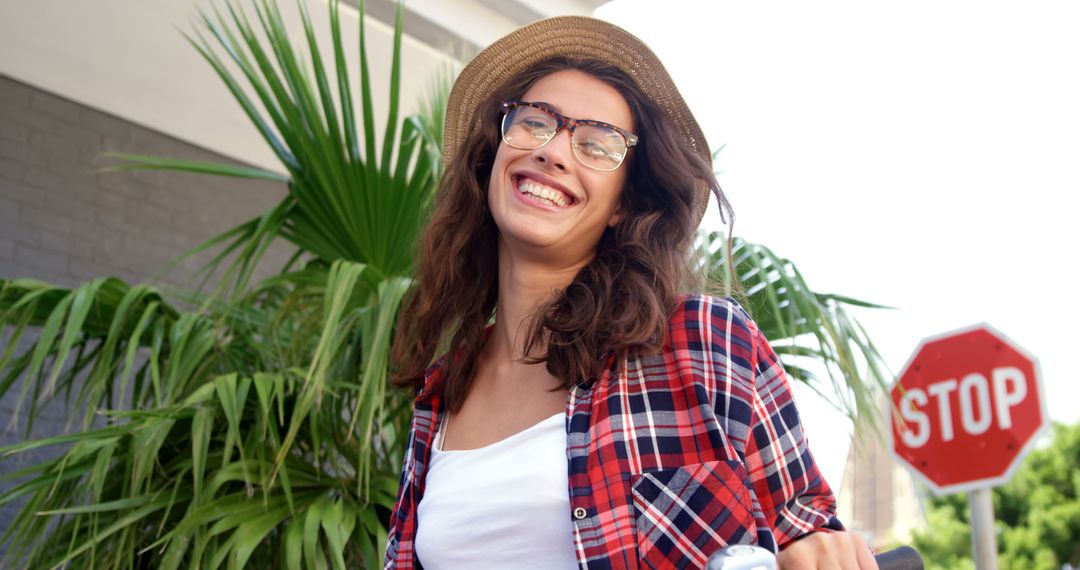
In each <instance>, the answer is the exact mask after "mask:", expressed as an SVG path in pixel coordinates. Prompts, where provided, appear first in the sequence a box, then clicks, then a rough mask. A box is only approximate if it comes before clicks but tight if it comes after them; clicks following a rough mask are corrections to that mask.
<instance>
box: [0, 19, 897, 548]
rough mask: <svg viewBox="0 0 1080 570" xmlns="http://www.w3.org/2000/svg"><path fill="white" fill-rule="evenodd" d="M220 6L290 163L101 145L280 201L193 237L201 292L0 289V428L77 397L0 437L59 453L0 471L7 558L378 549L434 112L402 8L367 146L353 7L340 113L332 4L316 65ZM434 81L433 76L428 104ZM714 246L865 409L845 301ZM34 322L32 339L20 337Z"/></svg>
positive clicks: (395, 462)
mask: <svg viewBox="0 0 1080 570" xmlns="http://www.w3.org/2000/svg"><path fill="white" fill-rule="evenodd" d="M224 10H225V11H224V13H221V12H218V11H214V12H213V14H203V15H202V18H201V21H200V25H199V30H200V31H198V32H195V33H194V34H193V35H192V36H191V37H190V38H189V39H190V41H191V43H192V45H193V46H194V47H195V48H196V49H198V50H199V51H200V52H201V53H202V55H203V56H204V57H205V59H206V61H207V62H208V63H209V64H210V65H211V66H212V67H213V68H214V70H215V71H216V72H217V73H218V75H219V77H220V78H221V80H222V81H223V82H224V83H225V85H226V86H228V88H229V89H230V91H231V92H232V94H233V95H234V97H235V98H236V100H237V102H238V103H239V104H240V105H241V107H242V108H243V109H244V111H245V112H246V113H247V115H248V117H249V118H250V119H251V121H252V123H253V124H254V125H255V127H256V128H257V129H258V131H259V132H260V133H261V134H262V136H263V137H264V139H265V140H266V142H267V144H268V145H270V147H271V148H272V149H273V151H274V152H275V153H276V155H277V157H278V158H279V160H280V161H281V164H282V165H283V167H284V169H285V171H286V172H287V174H286V175H280V174H277V173H273V172H267V171H263V170H258V169H252V168H239V167H232V166H223V165H217V164H207V163H195V162H188V161H176V160H169V159H163V158H156V157H144V156H129V155H118V158H120V159H122V160H123V161H124V162H123V163H122V164H120V165H119V166H118V167H117V169H118V170H127V169H142V168H152V169H173V170H182V171H189V172H202V173H207V174H214V175H225V176H238V177H249V178H269V179H275V180H281V181H282V182H284V183H286V184H287V185H288V188H289V192H288V194H287V196H286V197H285V198H284V199H283V200H282V201H281V202H280V203H279V204H278V205H277V206H275V207H274V208H272V209H271V210H270V211H268V212H266V213H265V214H264V215H262V216H260V217H258V218H256V219H253V220H251V221H249V222H247V223H244V224H242V225H240V226H238V227H236V228H233V229H232V230H229V231H227V232H225V233H223V234H222V235H220V236H217V237H215V238H213V239H211V240H209V241H208V242H206V243H205V244H203V245H201V246H199V247H198V248H196V249H195V250H194V251H193V252H192V253H197V252H200V251H207V250H209V251H214V252H215V254H214V256H213V258H212V259H211V260H210V261H209V262H208V263H207V264H206V266H205V268H204V272H205V279H207V280H209V279H210V278H211V276H215V275H216V276H217V279H218V285H217V286H216V287H215V288H213V289H212V290H211V291H209V292H208V293H195V294H186V295H180V294H166V293H164V292H162V291H159V290H157V289H155V288H153V287H149V286H146V285H131V284H128V283H125V282H123V281H120V280H118V279H113V278H101V279H95V280H93V281H90V282H88V283H85V284H83V285H81V286H79V287H77V288H74V289H64V288H59V287H54V286H51V285H49V284H46V283H42V282H38V281H34V280H29V279H14V280H0V323H3V325H4V326H5V328H6V329H7V331H8V332H9V335H8V339H7V342H6V346H4V347H3V351H2V352H0V395H3V394H4V393H6V392H7V391H9V390H13V389H16V386H17V382H18V381H19V379H20V378H21V379H22V383H21V385H18V390H19V398H18V399H19V410H18V412H17V413H16V417H14V418H12V420H11V423H12V424H13V425H14V424H17V423H18V422H19V421H20V420H19V417H21V415H22V414H25V425H26V429H27V432H29V431H30V429H31V428H32V424H33V421H34V417H35V415H36V413H37V411H38V406H39V405H40V404H41V403H42V402H44V401H47V400H49V399H52V398H63V399H65V400H66V401H67V402H68V403H69V405H71V406H72V408H73V409H75V410H80V411H82V415H81V417H78V418H75V419H76V420H77V421H78V426H77V428H78V429H77V430H76V431H74V432H72V433H70V434H64V435H59V436H55V437H51V438H47V439H42V440H37V441H28V442H24V443H20V444H17V445H13V446H9V447H7V448H2V449H0V457H8V456H11V455H12V454H16V453H22V452H26V451H29V450H32V449H36V448H40V447H44V446H66V447H64V451H63V453H62V454H61V455H60V456H59V457H57V458H56V459H53V460H48V461H44V462H41V463H37V464H34V465H30V466H29V467H26V468H25V469H22V470H19V471H16V472H12V473H8V474H6V475H3V476H2V478H3V480H5V481H8V482H13V483H12V485H11V486H10V488H9V489H8V490H6V491H5V492H4V493H3V494H0V504H5V503H9V502H12V501H16V500H23V501H25V505H24V506H23V507H22V510H21V511H20V513H19V514H18V516H17V517H16V518H15V520H13V521H11V523H10V526H9V527H8V530H7V532H6V533H5V535H4V536H3V537H2V538H0V543H3V544H5V545H6V546H7V551H6V553H5V561H6V562H8V563H10V564H11V565H12V566H14V565H17V564H19V565H23V566H24V567H27V568H56V567H61V566H73V567H75V566H77V567H89V568H113V567H129V568H135V567H139V568H146V567H153V568H158V567H161V568H179V567H185V568H186V567H200V568H217V567H219V566H221V565H222V564H227V565H228V566H229V567H230V568H241V567H244V566H245V565H246V564H259V565H260V566H263V567H267V568H300V567H306V568H329V567H332V568H339V569H340V568H355V567H366V568H375V567H378V566H379V565H380V563H381V554H382V549H383V547H384V545H385V541H386V526H387V519H388V516H389V510H390V508H391V507H392V504H393V501H394V497H395V493H396V490H397V486H398V473H399V469H400V466H401V461H402V454H403V446H404V440H403V438H404V436H405V434H406V433H407V429H408V422H409V419H410V418H409V415H410V404H411V397H410V395H408V394H405V393H402V392H400V391H396V390H388V389H387V382H386V379H387V367H388V362H387V359H388V353H389V345H390V338H391V332H392V327H393V323H394V319H395V316H396V313H397V309H398V306H399V304H400V301H401V299H402V296H403V295H404V294H405V292H406V291H407V290H408V288H409V286H410V283H411V281H410V277H409V275H410V274H411V258H412V256H411V251H412V243H413V241H414V239H415V237H416V234H417V231H418V228H419V227H420V225H421V224H422V222H423V221H424V219H425V218H426V214H427V211H428V205H429V202H430V200H431V197H432V192H433V189H434V186H435V183H436V180H437V178H438V174H439V164H440V163H439V147H440V144H439V142H440V138H439V134H440V133H441V124H440V120H439V117H440V116H441V109H442V106H441V103H440V102H435V103H431V104H429V106H428V107H429V108H430V109H431V110H432V112H431V113H429V115H430V117H428V118H427V119H421V118H418V117H408V118H405V119H404V120H399V118H398V103H399V95H398V93H399V78H400V69H401V67H400V42H401V13H400V10H399V13H398V17H397V20H396V25H395V33H394V46H395V47H394V54H393V60H392V72H391V77H390V89H389V92H390V98H389V99H390V110H389V117H388V120H387V122H386V131H385V132H384V133H382V135H381V137H377V136H376V132H375V127H374V116H373V114H374V113H373V110H372V89H371V83H372V80H371V79H372V78H371V77H370V75H369V73H368V68H367V57H366V52H365V49H364V28H363V18H361V19H360V46H359V49H360V69H359V93H358V95H359V96H358V100H359V101H360V104H359V107H358V108H357V107H354V104H353V100H354V97H353V89H354V84H353V82H352V78H351V77H350V73H349V69H348V67H347V65H346V57H345V48H344V46H343V43H342V40H341V33H340V32H341V23H340V18H339V11H338V5H337V2H336V1H334V2H331V3H330V10H329V18H330V22H331V30H332V46H331V49H330V53H331V54H332V58H331V59H330V60H329V65H330V69H331V70H332V71H328V70H327V68H326V66H324V61H323V59H322V56H321V53H322V52H321V51H320V49H319V46H318V45H317V42H316V40H315V36H314V34H313V32H312V26H311V22H310V17H309V15H308V14H307V12H306V11H305V8H304V3H303V2H301V3H300V10H301V17H302V22H303V27H304V36H303V44H302V46H300V45H296V44H294V43H293V42H292V41H291V40H290V39H289V37H288V34H287V33H286V30H285V26H284V24H283V20H282V17H281V15H280V13H279V12H278V10H277V7H276V6H275V4H274V3H273V2H272V1H271V0H252V4H251V7H250V8H248V9H247V10H245V9H243V8H241V7H240V6H238V5H237V4H234V3H227V4H226V5H225V9H224ZM362 11H363V4H362V2H361V12H362ZM301 48H303V49H306V51H307V52H308V55H307V59H305V58H304V57H303V56H302V54H301V53H300V52H301ZM440 85H448V82H447V81H442V82H440ZM248 93H252V94H253V96H249V95H248ZM445 93H446V90H445V88H440V89H436V99H437V101H442V100H444V99H445ZM358 125H362V128H360V127H359V126H358ZM378 140H381V141H382V143H381V148H379V146H380V145H379V144H377V141H378ZM279 238H280V239H283V240H285V241H286V242H288V243H290V244H292V245H293V246H294V247H295V249H296V254H295V255H294V256H293V258H292V259H291V260H290V261H289V262H288V263H287V264H286V265H285V266H284V267H282V268H281V269H280V271H278V272H277V273H276V274H274V275H273V276H271V277H268V278H265V279H262V280H258V281H256V280H255V279H254V269H255V267H256V266H257V265H258V262H259V260H260V259H261V258H262V255H263V253H264V252H265V251H266V249H267V248H268V247H269V245H270V243H271V242H273V241H274V240H276V239H279ZM717 243H718V239H717V238H716V236H703V237H702V244H701V247H702V251H703V253H704V254H705V255H704V256H703V270H704V271H705V272H706V273H707V274H709V275H711V276H713V277H715V278H717V279H719V280H720V283H721V286H722V287H724V288H725V290H726V291H727V292H729V293H733V294H736V293H738V291H739V290H738V288H737V287H735V286H734V281H732V280H731V278H730V277H728V276H727V275H728V274H727V273H726V272H725V271H722V270H721V269H720V268H722V267H724V266H725V265H726V264H727V261H728V260H731V265H732V266H734V267H735V268H736V272H737V274H738V277H739V278H740V279H741V280H742V282H743V283H744V284H745V285H746V286H747V287H748V288H747V289H746V290H745V296H744V302H746V303H747V304H748V307H749V308H750V310H751V311H752V312H753V314H754V316H755V318H756V319H757V320H758V322H759V324H761V326H762V328H763V329H764V330H765V332H766V333H767V334H768V335H769V337H770V338H771V339H773V340H778V339H781V338H790V339H792V341H793V342H792V343H790V346H789V345H785V344H778V345H777V346H778V351H779V352H782V353H783V354H784V356H785V358H786V359H788V360H791V361H790V362H786V363H787V364H788V365H789V369H790V370H791V371H792V372H793V373H794V375H795V376H796V377H797V378H799V379H800V380H806V381H810V380H811V377H812V376H811V371H810V368H809V367H805V366H802V365H801V363H800V362H799V361H798V360H797V359H798V358H803V359H806V358H810V359H814V360H816V361H818V362H822V363H824V364H825V367H826V369H827V370H829V377H830V378H831V379H832V386H833V388H834V390H835V391H836V392H837V393H838V394H843V395H844V398H848V397H849V396H848V395H849V394H852V393H853V394H855V397H854V402H855V403H854V404H853V405H847V406H846V407H845V409H846V410H847V411H849V412H850V413H854V412H855V411H856V410H860V411H861V410H864V409H865V410H873V408H872V407H865V406H864V405H863V403H862V402H863V401H862V400H861V398H863V397H864V396H865V394H866V393H867V392H868V391H869V386H870V385H872V383H871V382H866V381H864V380H862V378H863V376H862V374H861V372H862V371H861V370H860V367H859V366H857V364H856V356H857V355H861V357H862V359H863V360H865V361H866V362H869V363H870V364H871V366H870V369H871V370H872V371H873V374H877V376H873V377H874V378H878V379H880V378H881V376H880V373H879V372H878V371H877V370H878V369H877V368H876V364H877V363H878V362H880V359H879V358H878V357H877V353H876V351H874V350H873V346H872V345H871V344H870V343H869V341H868V340H867V339H866V337H865V333H864V332H863V331H862V330H861V329H860V328H859V327H858V325H857V324H856V323H855V322H854V321H853V320H852V319H851V318H850V317H849V316H848V315H847V314H846V313H845V312H844V308H843V306H844V305H845V304H855V305H860V304H862V303H858V302H852V301H850V300H848V299H844V298H842V297H838V296H829V295H819V294H815V293H813V292H811V291H810V290H809V288H808V287H806V285H805V283H803V282H802V279H801V277H799V276H798V272H797V270H795V268H794V266H793V265H791V264H790V263H789V262H786V261H784V260H781V259H779V258H777V257H776V256H775V255H773V254H772V253H771V252H769V251H768V250H767V249H765V248H762V247H760V246H754V245H752V244H747V243H745V242H741V241H737V242H736V243H735V247H734V248H732V249H731V251H727V250H725V249H724V248H718V247H717ZM221 269H223V271H219V270H221ZM29 332H35V333H36V334H37V336H36V338H34V339H33V340H32V342H30V343H29V348H26V349H20V346H22V344H21V343H20V340H21V339H23V338H24V337H27V338H28V334H27V333H29ZM807 338H811V339H816V341H817V344H816V345H813V343H810V344H807V343H806V342H805V340H806V339H807ZM844 398H842V399H841V401H842V402H849V400H847V399H844Z"/></svg>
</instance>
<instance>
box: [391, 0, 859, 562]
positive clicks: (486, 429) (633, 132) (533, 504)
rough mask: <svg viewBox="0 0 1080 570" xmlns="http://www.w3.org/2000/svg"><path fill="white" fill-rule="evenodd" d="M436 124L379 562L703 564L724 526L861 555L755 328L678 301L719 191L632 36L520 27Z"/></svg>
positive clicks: (685, 117) (738, 538) (837, 558)
mask: <svg viewBox="0 0 1080 570" xmlns="http://www.w3.org/2000/svg"><path fill="white" fill-rule="evenodd" d="M445 140H446V151H445V155H444V161H445V162H446V167H447V172H446V175H445V177H444V178H443V180H442V182H441V184H440V188H439V192H438V196H437V202H436V205H435V209H434V212H433V214H432V217H431V220H430V222H429V224H428V227H427V229H426V230H425V232H424V234H423V236H422V238H421V243H420V256H419V260H418V265H417V272H418V275H417V277H418V279H417V283H418V285H417V288H416V289H415V290H414V291H412V292H411V293H410V295H409V297H408V299H407V301H406V304H405V307H404V309H403V311H402V312H401V315H400V320H399V326H398V339H397V342H396V343H395V349H394V350H395V359H396V362H397V364H398V375H397V380H398V382H399V383H401V384H403V385H406V386H411V387H412V388H414V389H415V390H416V394H417V397H416V400H415V404H414V417H413V422H412V426H411V432H410V437H409V449H408V450H407V452H406V457H405V463H404V468H403V473H402V478H401V487H400V490H399V495H398V501H397V505H396V506H395V508H394V511H393V513H392V518H391V527H390V531H389V544H388V547H387V555H386V566H387V568H416V567H420V566H421V565H422V566H423V567H424V568H428V569H433V568H434V569H438V568H571V567H581V568H586V567H588V568H635V567H638V565H642V566H645V567H651V568H667V567H687V566H693V567H703V566H704V565H705V563H706V560H707V559H708V557H709V556H710V555H711V554H712V553H714V552H716V551H717V550H719V549H720V548H722V547H723V546H725V545H728V544H734V543H756V544H759V545H761V546H764V547H765V548H768V549H770V550H773V551H776V550H778V549H784V550H785V552H784V553H783V554H782V555H781V557H780V559H779V560H780V563H781V565H785V564H787V565H791V564H810V565H811V567H813V566H814V565H815V564H817V563H819V562H823V563H833V564H843V565H844V567H864V568H874V567H875V565H874V562H873V560H872V559H871V557H870V556H869V551H868V549H866V548H865V545H863V544H862V542H861V539H859V538H858V537H857V536H856V535H851V534H848V533H845V532H843V527H842V526H841V525H840V523H839V521H838V520H837V519H836V517H835V516H834V512H835V502H834V500H833V496H832V492H831V491H830V490H829V487H828V485H827V484H826V483H825V481H824V480H823V479H822V477H821V475H820V473H819V472H818V469H817V467H816V465H815V463H814V460H813V457H812V456H811V454H810V452H809V450H808V449H807V446H806V440H805V438H804V436H803V432H802V428H801V427H800V423H799V418H798V414H797V412H796V410H795V407H794V403H793V400H792V397H791V392H790V390H789V388H788V383H787V378H786V375H785V373H784V370H783V368H782V367H781V366H780V364H779V363H778V361H777V358H776V355H775V354H774V352H773V351H772V349H771V348H770V347H769V345H768V343H767V342H766V341H765V338H764V336H763V335H762V334H761V331H760V330H759V329H758V327H757V325H756V324H755V323H754V322H753V321H752V320H751V319H750V317H749V316H748V315H747V313H746V312H745V311H744V310H743V309H742V308H741V307H740V306H738V304H737V303H735V302H734V301H732V300H730V299H716V298H712V297H708V296H703V295H695V294H690V295H687V294H682V291H685V290H686V289H687V288H688V287H689V284H688V277H689V274H690V272H689V261H690V250H691V245H692V238H693V232H694V229H695V227H696V226H697V222H698V220H699V219H700V217H701V215H702V213H703V210H704V207H705V205H706V204H707V203H708V197H709V194H710V192H711V193H714V194H715V195H716V197H717V199H718V202H719V203H720V204H721V206H722V208H723V209H724V210H725V211H727V213H728V214H729V215H730V211H729V210H730V208H729V207H728V205H727V201H726V199H725V198H724V195H723V194H722V193H721V191H720V188H719V186H718V185H717V182H716V179H715V177H714V175H713V173H712V168H711V160H710V154H709V151H708V145H707V144H706V142H705V139H704V136H703V135H702V134H701V130H700V128H699V127H698V126H697V123H696V121H695V120H694V118H693V115H691V114H690V112H689V110H688V109H687V108H686V105H685V103H684V102H683V101H682V98H681V96H680V95H679V93H678V91H677V90H676V89H675V87H674V84H673V83H672V81H671V79H670V77H669V76H668V75H667V72H666V71H665V70H664V68H663V66H662V65H661V64H660V63H659V62H658V61H657V60H656V58H655V56H653V55H652V53H651V52H650V51H649V50H648V48H647V47H646V46H644V45H643V44H642V43H641V42H640V41H639V40H637V38H635V37H633V36H631V35H630V34H628V33H626V32H625V31H624V30H621V29H620V28H617V27H615V26H612V25H610V24H607V23H604V22H601V21H598V20H593V19H590V18H579V17H562V18H553V19H550V20H544V21H541V22H538V23H536V24H533V25H530V26H528V27H526V28H523V29H521V30H518V31H516V32H514V33H512V34H510V35H509V36H507V37H505V38H503V39H502V40H499V41H498V42H496V43H495V44H493V45H492V46H491V47H489V48H488V49H486V50H485V51H484V52H482V53H481V54H480V55H479V56H477V58H476V59H475V60H474V61H473V62H472V63H470V64H469V66H468V67H466V69H465V70H464V71H463V73H462V74H461V76H460V78H459V79H458V81H457V83H456V84H455V86H454V89H453V92H452V93H451V97H450V103H449V108H448V110H447V124H446V137H445ZM447 350H448V351H449V352H448V353H446V354H445V355H442V356H441V357H440V353H441V352H445V351H447ZM819 531H829V532H819ZM797 539H798V542H797V543H796V540H797ZM792 567H794V566H792Z"/></svg>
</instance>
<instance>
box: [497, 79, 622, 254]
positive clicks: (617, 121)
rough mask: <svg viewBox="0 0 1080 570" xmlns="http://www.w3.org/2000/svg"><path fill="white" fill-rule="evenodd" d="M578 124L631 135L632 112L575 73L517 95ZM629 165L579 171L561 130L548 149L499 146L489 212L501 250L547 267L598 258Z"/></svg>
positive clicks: (606, 88) (612, 93)
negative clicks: (592, 124) (595, 124)
mask: <svg viewBox="0 0 1080 570" xmlns="http://www.w3.org/2000/svg"><path fill="white" fill-rule="evenodd" d="M521 100H522V101H527V102H543V103H548V104H550V105H552V106H553V107H554V108H555V109H556V110H557V111H558V112H560V113H562V114H563V115H565V116H567V117H572V118H575V119H593V120H596V121H603V122H605V123H609V124H612V125H615V126H618V127H622V128H623V129H626V130H628V131H631V132H633V130H634V124H633V120H632V117H631V113H630V106H629V105H628V104H627V103H626V100H625V99H623V97H622V95H620V94H619V92H618V91H616V90H615V88H613V87H611V86H610V85H608V84H607V83H604V82H603V81H600V80H599V79H597V78H595V77H593V76H591V75H589V74H586V73H583V72H581V71H576V70H565V71H557V72H555V73H552V74H550V75H546V76H544V77H542V78H541V79H539V80H538V81H537V82H536V83H534V84H533V85H532V87H531V88H529V90H528V91H526V92H525V94H524V95H523V96H522V97H521ZM627 170H628V164H626V163H625V162H624V163H623V164H622V165H621V166H619V168H617V169H615V170H613V171H611V172H602V171H599V170H593V169H591V168H589V167H587V166H585V165H583V164H582V163H581V162H580V161H578V159H577V158H576V157H575V156H574V153H573V151H572V149H571V148H570V131H569V129H563V130H561V131H559V132H558V133H557V134H556V135H555V137H554V138H553V139H551V140H550V141H548V143H547V144H546V145H544V146H543V147H541V148H538V149H535V150H520V149H516V148H513V147H511V146H509V145H507V144H506V143H505V142H502V143H500V144H499V150H498V152H497V153H496V155H495V163H494V165H493V166H492V168H491V181H490V183H489V185H488V206H489V207H490V208H491V214H492V216H493V217H494V219H495V224H496V225H497V226H498V227H499V235H500V238H501V242H502V244H501V245H503V246H506V247H509V248H510V250H511V252H512V253H513V252H521V253H524V254H527V255H529V256H536V257H540V258H542V259H544V260H546V261H553V262H557V263H566V264H578V263H582V262H587V261H588V260H589V259H591V258H592V256H593V254H594V253H595V252H596V246H597V244H598V243H599V241H600V236H601V235H602V234H603V232H604V229H605V228H606V227H608V226H613V225H615V223H616V222H618V220H619V218H620V212H619V208H618V205H619V195H620V193H621V192H622V188H623V186H624V185H625V183H626V172H627Z"/></svg>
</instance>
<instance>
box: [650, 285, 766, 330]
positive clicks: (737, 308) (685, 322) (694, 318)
mask: <svg viewBox="0 0 1080 570" xmlns="http://www.w3.org/2000/svg"><path fill="white" fill-rule="evenodd" d="M668 325H669V328H686V327H691V328H701V327H703V326H706V325H708V326H710V327H714V328H715V327H717V326H721V327H722V328H724V329H728V328H732V327H735V328H749V329H757V325H756V324H755V323H754V320H753V319H752V318H751V317H750V313H748V312H747V310H746V309H745V308H743V306H742V305H741V304H739V302H738V301H736V300H735V299H733V298H731V297H716V296H713V295H705V294H701V293H690V294H686V295H682V296H680V297H679V299H678V302H677V303H676V304H675V310H674V311H673V312H672V315H671V318H670V319H669V321H668Z"/></svg>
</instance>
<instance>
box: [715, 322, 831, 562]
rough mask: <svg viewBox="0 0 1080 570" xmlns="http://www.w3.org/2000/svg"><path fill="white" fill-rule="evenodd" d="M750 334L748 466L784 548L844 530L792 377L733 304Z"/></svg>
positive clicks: (764, 512)
mask: <svg viewBox="0 0 1080 570" xmlns="http://www.w3.org/2000/svg"><path fill="white" fill-rule="evenodd" d="M732 307H733V308H734V311H732V312H733V313H735V315H734V317H735V320H737V321H742V323H735V324H734V326H739V324H741V325H742V326H744V327H745V328H746V330H747V332H748V333H749V334H748V336H749V339H750V343H749V351H750V354H749V357H750V371H751V372H752V373H753V375H754V379H753V380H754V391H753V395H752V398H751V401H750V402H749V404H750V409H751V414H750V425H749V426H748V427H749V430H748V433H747V436H746V441H745V447H744V449H743V456H744V457H743V461H744V463H745V465H746V470H747V474H748V478H749V480H750V482H751V485H752V487H753V491H754V495H755V497H756V499H757V501H758V503H759V505H760V508H761V511H762V515H763V516H764V518H765V520H766V522H767V524H768V526H769V528H770V529H771V530H772V533H773V537H774V538H775V541H776V546H777V547H778V548H781V549H782V548H784V547H785V546H786V545H788V544H789V543H790V542H791V541H793V540H795V539H797V538H800V537H802V536H804V535H806V534H808V533H811V532H815V531H822V530H825V531H828V530H843V529H844V527H843V525H842V524H841V523H840V521H839V519H837V518H836V516H835V513H836V501H835V499H834V497H833V493H832V490H831V489H830V488H829V485H828V483H826V482H825V479H824V477H822V475H821V472H820V471H819V470H818V468H817V464H816V463H815V462H814V458H813V456H812V455H811V453H810V450H809V448H808V446H807V442H806V437H805V435H804V433H803V428H802V423H801V422H800V420H799V414H798V411H797V410H796V409H795V401H794V399H793V397H792V392H791V387H790V386H789V384H788V378H787V374H786V373H785V371H784V368H783V366H782V365H781V364H780V361H779V359H778V358H777V356H776V353H775V352H774V351H773V349H772V347H771V346H769V343H768V341H766V339H765V336H764V334H762V332H761V330H760V329H759V328H758V326H757V324H756V323H754V321H753V320H752V319H751V318H750V317H749V315H747V314H746V312H745V310H743V309H742V307H739V306H738V305H736V304H734V303H732Z"/></svg>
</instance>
